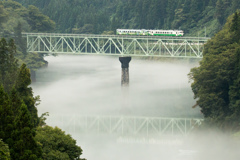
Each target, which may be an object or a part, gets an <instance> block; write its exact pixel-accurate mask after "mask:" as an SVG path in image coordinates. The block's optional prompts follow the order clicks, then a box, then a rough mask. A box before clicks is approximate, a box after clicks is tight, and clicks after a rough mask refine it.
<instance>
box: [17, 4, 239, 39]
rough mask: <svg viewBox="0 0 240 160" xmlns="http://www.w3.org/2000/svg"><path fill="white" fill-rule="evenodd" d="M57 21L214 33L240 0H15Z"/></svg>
mask: <svg viewBox="0 0 240 160" xmlns="http://www.w3.org/2000/svg"><path fill="white" fill-rule="evenodd" d="M16 1H18V2H20V3H21V4H23V5H25V6H28V5H35V6H37V7H39V8H40V10H41V11H42V12H44V13H45V14H46V15H48V16H49V17H51V19H53V20H54V21H55V22H56V30H55V32H68V33H70V32H74V33H103V32H104V31H110V30H111V31H114V32H115V30H116V29H117V28H129V29H130V28H139V29H142V28H144V29H183V30H184V31H185V33H187V34H191V35H193V36H198V33H199V35H200V36H204V35H205V27H206V33H207V36H212V35H214V33H216V32H217V31H219V30H220V29H221V27H222V26H223V24H224V23H225V20H226V18H227V17H228V16H229V15H231V14H232V13H234V12H235V11H236V9H238V8H240V3H239V0H200V1H199V0H177V1H176V0H71V1H69V0H50V1H49V0H41V1H39V0H16Z"/></svg>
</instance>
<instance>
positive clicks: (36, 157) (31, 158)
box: [11, 102, 42, 160]
mask: <svg viewBox="0 0 240 160" xmlns="http://www.w3.org/2000/svg"><path fill="white" fill-rule="evenodd" d="M14 123H15V126H16V129H15V130H14V131H13V133H12V135H13V137H14V145H13V147H12V148H11V149H12V152H11V157H12V159H19V160H26V159H28V160H40V159H41V156H42V150H41V147H40V146H39V145H38V144H37V141H36V140H35V139H34V137H35V134H36V133H35V130H34V126H33V124H32V122H31V116H30V114H29V111H28V109H27V106H26V105H25V104H24V103H23V102H22V103H21V106H20V108H19V110H18V114H17V116H16V118H15V120H14Z"/></svg>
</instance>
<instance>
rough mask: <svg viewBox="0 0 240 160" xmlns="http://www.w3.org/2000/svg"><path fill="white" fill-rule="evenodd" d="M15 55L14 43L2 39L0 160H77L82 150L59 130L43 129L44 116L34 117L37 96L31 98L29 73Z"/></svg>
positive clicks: (0, 59) (0, 48)
mask: <svg viewBox="0 0 240 160" xmlns="http://www.w3.org/2000/svg"><path fill="white" fill-rule="evenodd" d="M15 54H16V46H15V44H14V41H13V39H11V40H10V41H9V42H7V41H6V40H5V39H4V38H2V39H1V40H0V139H2V141H0V159H6V160H7V159H9V155H10V156H11V159H14V160H15V159H18V160H41V159H64V160H66V159H69V160H74V159H80V155H81V154H82V150H81V148H80V147H79V146H77V145H76V141H75V140H73V139H72V138H71V137H70V135H65V133H64V132H63V131H61V130H60V129H58V128H55V129H52V128H51V127H48V126H45V127H42V126H43V125H46V123H45V118H44V117H43V116H44V114H43V115H42V116H41V117H40V118H39V117H38V114H37V112H38V111H37V108H36V106H37V104H38V103H39V96H37V97H34V96H33V91H32V88H31V87H29V85H30V84H31V78H30V70H29V69H28V68H27V66H26V64H24V63H23V64H22V65H21V66H20V67H19V65H18V61H17V59H16V58H15ZM39 126H40V127H39ZM37 127H38V129H37ZM36 130H37V135H38V136H37V138H36ZM49 135H51V136H50V137H49ZM42 138H43V139H42ZM49 138H50V139H49ZM45 140H46V141H45ZM8 147H9V148H8ZM49 148H51V149H49ZM9 152H10V154H9Z"/></svg>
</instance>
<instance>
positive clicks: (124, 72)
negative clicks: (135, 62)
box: [119, 57, 132, 87]
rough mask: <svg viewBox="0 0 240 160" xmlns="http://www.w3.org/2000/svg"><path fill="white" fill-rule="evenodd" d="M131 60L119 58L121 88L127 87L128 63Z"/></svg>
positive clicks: (129, 58)
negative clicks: (120, 64)
mask: <svg viewBox="0 0 240 160" xmlns="http://www.w3.org/2000/svg"><path fill="white" fill-rule="evenodd" d="M131 59H132V57H119V61H120V62H121V63H122V78H121V85H122V87H128V86H129V62H130V61H131Z"/></svg>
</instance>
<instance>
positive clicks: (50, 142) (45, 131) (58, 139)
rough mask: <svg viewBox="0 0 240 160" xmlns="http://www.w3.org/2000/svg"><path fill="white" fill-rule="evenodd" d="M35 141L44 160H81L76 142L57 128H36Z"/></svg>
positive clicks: (79, 149)
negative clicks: (41, 149) (40, 149)
mask: <svg viewBox="0 0 240 160" xmlns="http://www.w3.org/2000/svg"><path fill="white" fill-rule="evenodd" d="M36 140H37V141H38V142H39V143H40V144H41V145H42V148H43V159H45V160H52V159H54V160H77V159H78V160H82V159H81V158H80V155H81V154H82V149H81V148H80V147H79V146H77V145H76V141H75V140H74V139H72V137H71V136H70V135H69V134H67V135H66V134H65V132H64V131H62V130H61V129H59V128H57V127H55V128H52V127H50V126H43V127H38V128H37V135H36Z"/></svg>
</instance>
